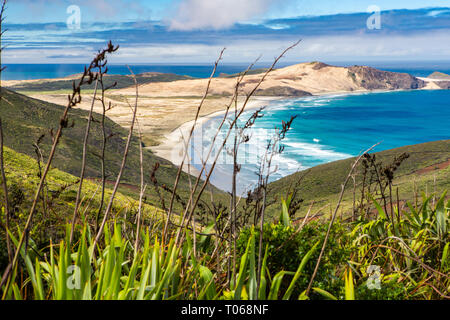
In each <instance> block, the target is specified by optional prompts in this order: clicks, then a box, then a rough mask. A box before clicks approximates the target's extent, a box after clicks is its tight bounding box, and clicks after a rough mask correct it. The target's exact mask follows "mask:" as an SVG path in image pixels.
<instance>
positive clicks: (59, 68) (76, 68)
mask: <svg viewBox="0 0 450 320" xmlns="http://www.w3.org/2000/svg"><path fill="white" fill-rule="evenodd" d="M327 63H329V64H331V65H337V66H350V65H354V64H358V65H368V66H371V67H374V68H379V69H382V70H387V71H393V72H406V73H410V74H412V75H413V76H416V77H426V76H428V75H430V74H431V73H433V72H434V71H440V72H444V73H450V62H408V63H399V62H358V63H348V62H339V61H331V62H327ZM291 64H293V63H288V62H280V63H279V64H278V67H280V68H281V67H285V66H288V65H291ZM4 66H5V67H6V69H5V70H4V71H3V72H2V80H33V79H55V78H63V77H67V76H70V75H73V74H78V73H81V72H82V71H83V69H84V65H82V64H4ZM269 66H270V64H268V63H266V64H264V63H259V64H257V65H256V66H255V68H267V67H269ZM130 67H131V68H132V70H133V72H134V73H135V74H139V73H144V72H161V73H175V74H178V75H187V76H191V77H194V78H207V77H209V76H210V75H211V71H212V67H213V66H212V64H204V65H177V64H173V65H163V64H149V65H130ZM247 67H248V65H246V64H219V66H218V68H217V72H216V76H219V75H220V74H221V73H226V74H235V73H239V72H242V71H243V70H245V69H247ZM108 68H109V73H110V74H120V75H125V74H129V73H130V72H129V71H128V68H127V66H125V65H113V64H110V65H109V66H108Z"/></svg>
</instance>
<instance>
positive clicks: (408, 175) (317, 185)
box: [269, 140, 450, 216]
mask: <svg viewBox="0 0 450 320" xmlns="http://www.w3.org/2000/svg"><path fill="white" fill-rule="evenodd" d="M403 152H407V153H409V154H410V158H409V159H407V160H405V162H404V163H403V164H402V165H401V166H400V168H399V169H398V171H397V172H396V178H395V180H394V190H395V188H397V187H398V188H399V195H400V199H401V200H413V199H411V197H413V195H414V184H415V185H416V190H418V191H419V193H420V192H427V193H428V194H431V193H432V192H433V191H434V189H436V192H437V193H440V192H442V191H444V190H446V189H450V167H448V166H443V167H445V168H442V169H439V170H435V169H437V165H438V164H443V163H445V162H447V161H449V160H450V140H444V141H435V142H429V143H424V144H419V145H413V146H405V147H401V148H398V149H392V150H387V151H382V152H378V153H376V155H377V160H378V161H380V160H381V161H382V162H383V163H385V164H387V163H390V161H391V160H392V159H393V158H394V157H395V156H398V155H400V154H402V153H403ZM354 160H355V158H351V159H346V160H341V161H336V162H332V163H328V164H324V165H320V166H317V167H314V168H311V169H309V170H306V171H302V172H298V173H295V174H293V175H290V176H288V177H285V178H283V179H281V180H278V181H276V182H273V183H271V184H270V186H269V188H270V195H271V197H274V196H278V197H279V196H284V195H286V193H287V192H288V190H289V186H291V185H293V184H295V183H296V182H297V181H298V179H300V177H303V180H302V182H301V184H300V192H299V197H300V198H302V199H304V200H305V204H304V206H303V208H301V210H300V211H299V212H298V213H297V215H298V216H302V215H304V214H305V212H306V211H307V210H308V207H309V205H310V204H311V202H312V201H315V205H314V210H316V209H317V210H318V209H319V208H321V207H323V206H324V205H326V204H328V203H330V204H331V206H332V208H333V209H334V206H335V205H336V203H337V200H338V195H339V193H340V191H341V184H342V183H343V182H344V181H345V178H346V176H347V175H348V172H349V170H350V167H351V166H352V164H353V163H354ZM424 168H428V169H427V170H423V169H424ZM435 178H436V183H435V182H434V179H435ZM358 181H360V180H359V179H358V177H357V182H358ZM352 193H353V181H352V180H350V183H349V184H348V186H347V190H346V193H345V195H344V202H343V206H342V208H343V209H344V211H348V209H349V208H351V207H352V202H353V195H352ZM357 195H358V193H357ZM357 197H358V196H357ZM278 210H279V205H274V206H273V207H272V208H271V210H270V211H269V213H270V214H272V215H274V214H275V213H276V212H278ZM314 210H313V211H314ZM329 210H330V208H327V209H326V210H325V211H326V212H329Z"/></svg>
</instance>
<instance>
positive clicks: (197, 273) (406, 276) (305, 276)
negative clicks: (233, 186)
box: [3, 194, 450, 300]
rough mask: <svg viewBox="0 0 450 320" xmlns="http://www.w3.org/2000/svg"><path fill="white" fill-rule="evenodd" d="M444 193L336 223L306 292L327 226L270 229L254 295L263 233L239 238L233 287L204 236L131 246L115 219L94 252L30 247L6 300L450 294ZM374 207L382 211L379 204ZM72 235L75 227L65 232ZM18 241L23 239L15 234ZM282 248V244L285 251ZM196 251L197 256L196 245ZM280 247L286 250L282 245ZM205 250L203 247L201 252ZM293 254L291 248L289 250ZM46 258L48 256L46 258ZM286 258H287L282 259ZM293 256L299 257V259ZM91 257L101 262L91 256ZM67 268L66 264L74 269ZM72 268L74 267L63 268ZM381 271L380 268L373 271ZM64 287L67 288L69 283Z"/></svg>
mask: <svg viewBox="0 0 450 320" xmlns="http://www.w3.org/2000/svg"><path fill="white" fill-rule="evenodd" d="M444 198H445V194H444V195H443V196H442V197H441V198H440V200H439V201H438V203H437V204H436V206H434V207H432V206H431V205H430V202H431V201H430V200H431V198H424V199H423V202H422V203H421V205H420V206H419V207H416V206H414V205H413V204H408V206H409V208H410V212H406V211H403V212H401V211H400V210H398V208H395V210H396V213H398V221H397V222H396V223H391V222H390V221H389V218H388V215H387V214H386V212H384V211H383V210H382V209H379V212H378V216H377V217H376V218H375V219H370V220H365V219H363V218H362V217H361V218H360V219H358V221H355V222H354V223H351V224H349V223H342V222H337V223H336V224H335V225H334V226H333V227H332V230H333V239H332V241H331V242H329V243H328V246H327V253H326V255H325V258H323V260H322V264H321V265H320V267H319V273H318V274H317V276H316V281H315V282H314V285H313V286H312V288H311V291H310V292H308V290H307V285H308V282H309V280H310V278H311V274H312V272H313V269H314V266H315V263H316V260H317V255H318V251H319V248H320V245H321V244H322V243H323V241H324V235H325V233H326V229H327V228H326V225H318V224H310V225H305V226H300V227H296V228H293V227H290V226H284V225H281V224H280V225H274V224H266V226H265V228H264V233H265V237H264V239H265V240H264V242H263V246H264V248H265V251H263V252H264V258H263V263H262V270H263V271H262V273H261V276H260V284H261V285H260V287H259V290H258V287H257V283H258V274H257V268H256V261H257V244H256V241H255V239H256V238H257V234H256V232H255V230H254V228H253V227H251V228H249V229H247V230H246V231H245V232H243V233H242V234H241V237H240V239H239V244H240V261H239V263H238V264H237V266H236V267H237V270H238V272H237V274H233V276H232V279H234V280H232V282H231V284H230V286H229V288H228V286H227V284H226V283H224V282H225V281H226V279H225V278H223V277H221V276H220V274H221V273H220V272H218V271H219V270H217V268H220V267H219V266H218V265H217V264H215V263H214V259H212V257H211V255H210V254H208V253H207V252H209V251H210V249H211V248H210V247H211V246H213V244H212V243H213V242H209V243H210V244H209V245H207V246H206V247H205V246H204V244H205V237H204V236H193V235H192V234H191V232H187V238H186V241H185V242H184V244H183V245H181V246H177V245H176V244H175V241H174V240H173V239H172V240H170V241H168V242H167V244H164V243H162V242H160V241H158V238H157V237H154V238H152V237H151V236H150V232H149V231H146V232H145V233H144V236H143V239H142V241H143V246H141V247H140V248H133V246H132V244H131V243H132V242H131V241H129V240H128V239H127V236H126V234H127V233H126V232H124V230H121V228H120V225H119V224H117V223H112V224H111V231H110V230H109V228H106V229H105V236H104V244H103V245H102V246H100V247H99V248H98V253H97V254H96V253H95V248H94V247H93V241H92V236H91V234H90V231H89V228H87V227H84V228H83V229H82V230H81V233H80V235H79V236H80V238H79V241H77V243H76V245H74V246H69V245H68V242H69V240H68V238H66V239H65V240H61V241H60V242H59V244H51V245H50V246H49V248H45V249H41V250H39V248H37V247H36V246H35V244H34V242H33V241H30V245H29V247H28V249H27V250H25V249H22V251H21V257H22V261H23V264H24V268H25V270H26V273H27V274H28V277H29V278H28V280H27V281H25V282H19V281H20V278H19V276H18V274H17V273H14V274H13V278H12V279H13V280H12V285H11V286H10V288H9V290H8V291H7V292H5V291H4V292H3V294H4V295H3V298H4V299H16V300H22V299H24V297H27V298H28V299H30V298H31V299H38V300H39V299H40V300H43V299H55V300H60V299H85V300H125V299H128V300H172V299H183V300H184V299H208V300H213V299H231V300H247V299H250V300H254V299H263V300H265V299H268V300H275V299H285V300H289V299H302V300H304V299H333V300H344V299H345V300H353V299H361V300H364V299H370V300H377V299H379V300H394V299H413V300H414V299H441V298H448V291H449V289H450V276H449V271H450V257H449V243H450V242H449V240H450V233H449V226H450V202H448V203H447V204H445V203H444ZM378 207H380V206H379V205H378ZM67 233H69V228H68V229H67ZM12 238H13V241H14V242H15V243H17V240H16V239H15V237H14V236H12ZM283 246H285V248H282V247H283ZM196 247H197V248H198V249H197V251H196V249H195V248H196ZM280 247H281V248H280ZM198 250H201V251H198ZM286 250H289V251H286ZM44 253H45V254H44ZM286 253H287V255H289V257H285V256H284V257H283V254H284V255H286ZM293 253H294V254H293ZM94 255H95V257H96V258H94ZM68 267H70V268H69V269H68ZM67 270H69V271H67ZM373 270H375V271H373ZM67 284H71V285H70V286H69V285H67Z"/></svg>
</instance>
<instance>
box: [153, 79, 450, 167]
mask: <svg viewBox="0 0 450 320" xmlns="http://www.w3.org/2000/svg"><path fill="white" fill-rule="evenodd" d="M418 90H434V88H433V87H431V88H430V87H425V88H423V89H415V90H413V89H411V90H406V89H400V90H357V91H337V92H323V93H321V94H314V95H312V96H305V97H287V96H284V97H283V96H277V97H254V98H253V99H252V100H251V101H249V102H248V104H247V106H246V108H245V110H246V111H248V110H254V109H257V108H260V107H263V106H267V105H268V104H271V103H273V102H276V101H289V100H296V99H302V98H311V97H312V98H319V97H327V96H336V95H342V96H347V95H360V94H379V93H391V92H402V91H418ZM435 90H442V89H435ZM225 112H226V110H221V111H216V112H213V113H211V114H208V115H205V116H201V117H199V118H198V119H197V124H196V127H197V126H199V125H201V124H204V123H206V122H208V121H210V120H212V119H214V118H216V117H219V116H221V115H224V114H225ZM194 121H195V120H190V121H187V122H185V123H183V124H182V125H181V126H179V127H178V128H176V129H175V130H173V131H172V132H170V133H169V134H166V135H165V136H164V139H163V141H162V142H161V143H160V144H159V145H158V146H154V147H149V149H150V150H151V151H152V152H153V153H154V154H155V155H156V156H158V157H161V158H163V159H166V160H168V161H170V162H172V163H173V164H174V165H176V166H180V165H181V163H182V160H183V159H182V156H183V152H184V148H185V144H186V140H187V137H188V136H189V133H190V130H191V129H192V125H193V124H194ZM183 171H184V172H185V173H188V174H193V175H196V176H198V175H199V173H200V172H199V170H197V169H196V168H195V167H194V166H192V165H191V164H190V163H186V161H185V164H184V166H183Z"/></svg>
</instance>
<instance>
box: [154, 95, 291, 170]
mask: <svg viewBox="0 0 450 320" xmlns="http://www.w3.org/2000/svg"><path fill="white" fill-rule="evenodd" d="M287 99H288V98H287V97H255V98H253V100H251V101H249V102H248V103H247V105H246V107H245V110H246V111H248V110H254V109H258V108H261V107H263V106H266V105H267V104H270V103H273V102H274V101H283V100H287ZM225 113H226V110H221V111H216V112H213V113H210V114H208V115H205V116H202V117H198V119H197V123H196V128H197V127H198V126H199V125H202V124H204V123H206V122H208V121H210V120H212V119H214V118H216V117H219V116H222V115H225ZM194 122H195V120H190V121H187V122H185V123H183V124H182V125H181V126H179V127H178V128H176V129H175V130H173V131H172V132H170V133H169V134H166V135H165V136H164V140H163V141H162V142H161V144H159V145H158V146H154V147H149V149H150V150H151V151H152V152H153V153H154V154H155V155H156V156H158V157H161V158H163V159H166V160H168V161H170V162H172V163H173V164H174V165H176V166H180V165H181V163H182V160H183V159H182V157H183V151H184V148H185V145H186V141H187V140H188V136H189V133H190V131H191V129H192V126H193V125H194ZM185 162H186V161H185ZM183 171H184V172H185V173H188V174H193V175H197V176H198V175H199V174H200V172H199V171H198V170H197V169H196V168H195V167H194V166H191V165H190V163H185V164H184V166H183Z"/></svg>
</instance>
